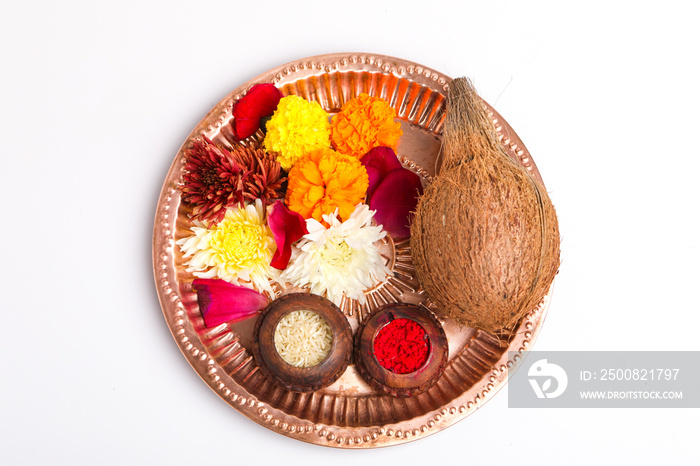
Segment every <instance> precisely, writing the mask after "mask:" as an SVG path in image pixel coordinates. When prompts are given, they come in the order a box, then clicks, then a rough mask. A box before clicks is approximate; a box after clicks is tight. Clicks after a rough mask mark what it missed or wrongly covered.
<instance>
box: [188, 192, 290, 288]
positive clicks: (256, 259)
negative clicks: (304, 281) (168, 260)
mask: <svg viewBox="0 0 700 466" xmlns="http://www.w3.org/2000/svg"><path fill="white" fill-rule="evenodd" d="M194 224H195V226H193V227H192V228H191V230H192V232H193V233H194V234H193V235H192V236H189V237H187V238H183V239H181V240H179V241H178V242H177V244H178V245H179V246H180V249H181V250H182V252H183V253H184V257H186V258H187V257H189V258H190V259H189V260H188V261H187V262H186V264H185V265H187V266H188V267H187V272H190V273H193V274H194V275H195V276H197V277H199V278H214V277H218V278H221V279H223V280H226V281H228V282H231V283H238V284H241V285H247V286H251V287H254V288H256V289H257V290H259V291H267V292H268V293H272V287H271V286H270V282H269V279H270V278H276V277H277V275H278V273H277V272H276V271H275V270H274V269H273V268H272V267H270V261H271V259H272V255H273V254H274V252H275V250H276V246H275V240H274V238H273V236H272V231H270V228H269V227H268V226H267V224H266V223H265V210H264V207H263V205H262V202H261V201H260V199H257V200H256V201H255V204H250V205H248V206H246V207H244V208H235V209H228V210H227V211H226V215H225V216H224V219H223V220H222V221H221V222H219V223H218V224H216V225H212V226H210V227H208V226H207V224H206V223H204V222H199V221H195V222H194Z"/></svg>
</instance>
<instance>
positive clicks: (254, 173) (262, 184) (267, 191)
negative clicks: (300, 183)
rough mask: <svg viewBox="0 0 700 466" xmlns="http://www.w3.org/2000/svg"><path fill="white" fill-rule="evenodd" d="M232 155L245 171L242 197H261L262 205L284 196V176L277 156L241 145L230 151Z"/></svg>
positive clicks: (250, 198)
mask: <svg viewBox="0 0 700 466" xmlns="http://www.w3.org/2000/svg"><path fill="white" fill-rule="evenodd" d="M232 155H233V157H234V158H235V159H236V161H238V163H240V164H241V166H242V167H243V168H244V170H245V172H246V177H245V179H244V180H243V197H244V198H245V200H246V201H253V200H255V199H261V200H262V202H263V205H268V204H272V203H273V202H274V201H276V200H277V199H283V198H284V192H283V190H282V184H283V183H284V182H285V180H286V179H287V178H286V177H284V176H283V175H284V173H283V172H282V167H281V166H280V163H279V162H278V161H277V158H276V157H275V156H274V155H272V154H268V153H267V152H265V151H264V150H262V149H250V148H248V147H241V148H239V149H236V150H234V151H233V152H232Z"/></svg>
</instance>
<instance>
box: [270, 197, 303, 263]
mask: <svg viewBox="0 0 700 466" xmlns="http://www.w3.org/2000/svg"><path fill="white" fill-rule="evenodd" d="M267 224H268V226H269V227H270V230H272V236H273V238H274V239H275V244H276V245H277V251H275V254H274V256H272V261H271V262H270V265H271V266H273V267H274V268H276V269H279V270H284V269H285V268H287V264H289V258H290V257H291V256H292V244H294V242H295V241H297V240H299V239H301V237H302V236H304V235H305V234H307V233H308V232H309V231H308V230H307V229H306V220H304V217H302V216H301V215H300V214H299V213H297V212H294V211H291V210H289V209H288V208H287V206H286V205H284V203H283V202H282V201H277V202H275V203H274V204H273V205H272V209H271V210H270V213H269V214H268V216H267Z"/></svg>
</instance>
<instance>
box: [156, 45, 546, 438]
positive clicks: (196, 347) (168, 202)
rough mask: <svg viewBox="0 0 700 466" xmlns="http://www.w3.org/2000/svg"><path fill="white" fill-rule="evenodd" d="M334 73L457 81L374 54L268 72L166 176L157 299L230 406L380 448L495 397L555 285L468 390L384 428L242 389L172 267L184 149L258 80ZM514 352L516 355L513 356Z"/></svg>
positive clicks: (507, 139)
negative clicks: (322, 415) (313, 414)
mask: <svg viewBox="0 0 700 466" xmlns="http://www.w3.org/2000/svg"><path fill="white" fill-rule="evenodd" d="M334 71H341V72H342V71H370V72H376V73H384V74H390V75H393V76H396V77H398V78H403V79H407V80H410V81H412V82H415V83H417V84H418V85H422V86H427V87H429V88H431V89H432V90H435V91H438V92H441V93H442V94H445V93H446V90H447V87H448V84H449V82H450V81H451V79H452V78H450V77H448V76H446V75H444V74H442V73H440V72H437V71H434V70H432V69H430V68H428V67H425V66H423V65H420V64H417V63H414V62H411V61H408V60H404V59H400V58H394V57H390V56H386V55H379V54H370V53H335V54H328V55H320V56H314V57H309V58H304V59H301V60H296V61H293V62H289V63H287V64H285V65H282V66H279V67H277V68H274V69H272V70H270V71H268V72H266V73H263V74H261V75H259V76H257V77H255V78H253V79H251V80H249V81H248V82H246V83H245V84H243V85H242V86H240V87H238V88H237V89H236V90H234V91H233V92H231V93H230V94H229V95H227V96H226V97H225V98H224V99H222V100H221V101H220V102H219V103H218V104H217V105H216V106H215V107H214V108H213V109H212V110H210V111H209V112H208V113H207V115H206V116H205V117H204V118H203V119H202V120H201V121H200V123H199V124H198V125H197V126H196V127H195V128H194V129H193V130H192V132H191V133H190V134H189V136H188V137H187V139H186V140H185V142H184V143H183V146H182V147H181V148H180V151H179V152H178V155H177V157H176V158H175V160H174V161H173V163H172V165H171V167H170V169H169V171H168V174H167V176H166V179H165V182H164V184H163V188H162V190H161V193H160V196H159V200H158V205H157V208H156V214H155V221H154V229H153V272H154V278H155V284H156V289H157V292H158V298H159V300H160V304H161V309H162V311H163V315H164V317H165V320H166V323H167V325H168V327H169V329H170V331H171V333H172V335H173V338H174V339H175V341H176V343H177V345H178V347H179V348H180V350H181V351H182V353H183V354H184V356H185V358H186V359H187V361H188V362H189V363H190V365H191V366H192V368H193V369H194V370H195V372H197V374H198V375H199V376H200V377H201V378H202V380H204V382H205V383H206V384H207V385H209V387H211V389H212V390H214V392H215V393H217V395H219V396H220V397H221V398H222V399H223V400H224V401H225V402H226V403H228V404H229V405H230V406H232V407H233V408H235V409H236V410H238V411H239V412H241V413H242V414H244V415H245V416H246V417H248V418H250V419H252V420H253V421H255V422H257V423H258V424H260V425H262V426H264V427H266V428H268V429H271V430H273V431H274V432H277V433H279V434H282V435H284V436H287V437H290V438H294V439H297V440H301V441H304V442H308V443H312V444H317V445H322V446H328V447H335V448H353V449H362V448H377V447H384V446H391V445H398V444H402V443H406V442H410V441H414V440H417V439H420V438H424V437H426V436H428V435H432V434H434V433H437V432H440V431H442V430H443V429H446V428H447V427H450V426H451V425H453V424H455V423H457V422H459V421H461V420H462V419H464V418H466V417H467V416H468V415H469V414H471V413H473V412H474V411H476V410H477V409H479V408H480V407H482V406H483V405H484V403H486V402H487V401H488V400H490V399H491V398H492V397H493V396H494V395H495V394H496V393H497V392H498V391H499V390H500V389H501V388H503V386H504V385H505V383H506V382H507V378H508V372H509V371H513V370H514V369H516V368H517V367H518V366H519V365H520V364H521V362H522V360H523V359H524V357H525V356H526V354H527V351H528V349H529V348H530V347H531V346H532V344H533V343H534V341H535V339H536V338H537V335H538V333H539V331H540V329H541V327H542V324H543V323H544V319H545V316H546V314H547V309H548V307H549V302H550V298H551V293H552V289H551V288H550V290H549V292H548V293H547V295H546V296H545V298H544V300H543V301H542V303H540V305H539V306H538V307H537V308H536V309H534V310H532V311H531V312H530V313H528V314H527V315H526V316H525V317H524V318H523V320H522V321H521V323H520V325H519V327H518V328H517V329H516V334H515V336H514V337H513V339H512V340H511V341H510V344H509V346H508V348H507V349H506V350H505V351H504V352H503V354H502V355H501V357H500V358H499V359H498V361H497V362H496V363H494V364H493V365H492V366H491V368H490V370H489V371H487V372H486V374H485V375H484V376H483V377H482V378H481V380H479V381H478V382H476V383H475V384H474V385H473V386H472V387H471V388H470V389H468V390H466V391H465V392H464V393H462V394H461V395H460V396H458V397H456V398H454V399H452V400H451V401H450V402H449V403H447V404H445V405H443V406H441V407H440V408H438V409H435V410H432V411H430V412H427V413H426V414H424V415H422V416H419V417H415V418H412V419H408V420H405V421H401V422H397V423H395V424H385V425H382V426H360V427H342V426H335V425H328V424H320V423H313V422H308V421H304V422H299V419H297V418H295V417H294V416H290V415H288V414H287V413H285V412H284V411H282V410H280V409H277V408H275V407H273V406H270V405H269V404H267V403H265V402H262V401H260V400H258V399H256V398H255V396H252V395H251V394H250V393H249V392H247V391H246V390H245V389H243V388H242V387H241V386H240V385H239V384H238V383H236V381H235V380H234V379H233V377H232V376H230V375H229V374H227V373H226V372H225V371H224V370H222V368H221V367H220V366H219V365H218V364H217V362H216V361H215V360H214V358H213V357H212V356H211V355H210V354H208V352H207V349H206V347H205V345H204V344H203V342H202V341H201V339H200V336H199V335H198V334H197V332H196V331H195V330H194V328H193V325H192V323H191V322H190V320H189V318H188V317H187V314H186V312H185V307H184V305H183V300H182V296H181V293H180V288H179V283H178V280H177V271H176V267H175V248H176V245H175V239H174V231H175V228H176V225H175V222H176V219H177V213H178V208H179V204H180V196H179V193H178V189H177V183H178V179H179V177H180V175H181V172H182V169H183V166H184V158H183V156H182V153H183V149H184V147H185V146H186V145H187V144H188V142H189V141H190V140H191V139H192V138H194V137H197V136H200V135H203V134H212V133H215V132H218V131H219V130H220V129H221V128H222V127H223V126H224V125H225V124H227V123H228V121H230V111H229V112H228V115H227V112H226V109H227V108H228V109H230V106H231V105H232V103H233V102H235V101H236V100H238V99H239V98H240V97H241V96H242V95H244V94H245V92H247V90H248V89H249V88H250V87H251V86H253V85H254V84H257V83H262V82H272V83H273V84H279V83H283V82H288V81H289V80H292V79H295V78H300V77H301V76H307V75H309V74H310V73H316V74H323V73H328V72H334ZM487 107H489V109H490V110H491V111H492V112H493V117H494V121H495V122H496V126H497V129H498V130H499V134H500V135H501V136H502V142H503V144H504V146H505V147H506V149H507V150H508V151H509V153H510V154H511V156H512V157H513V158H515V159H516V160H518V161H519V162H520V163H521V164H523V165H524V166H525V167H526V169H527V170H528V171H530V173H531V174H532V175H533V176H535V177H536V178H538V179H539V180H540V181H542V178H541V176H540V173H539V171H538V170H537V167H536V165H535V163H534V161H533V160H532V157H531V156H530V154H529V152H528V151H527V149H526V148H525V146H524V144H523V143H522V141H521V140H520V138H519V137H518V136H517V135H516V134H515V132H514V131H513V130H512V128H511V127H510V126H509V125H508V123H507V122H506V121H505V120H504V119H503V118H502V117H501V116H500V115H499V114H498V113H497V112H496V111H495V110H493V109H492V108H491V107H490V106H489V105H488V104H487ZM511 354H514V356H513V357H509V355H511Z"/></svg>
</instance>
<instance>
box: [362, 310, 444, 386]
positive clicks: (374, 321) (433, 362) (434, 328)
mask: <svg viewBox="0 0 700 466" xmlns="http://www.w3.org/2000/svg"><path fill="white" fill-rule="evenodd" d="M394 319H409V320H413V321H414V322H416V323H417V324H418V325H420V326H421V327H422V328H423V330H424V331H425V335H426V338H427V339H428V343H429V347H430V348H429V352H428V358H427V359H426V361H425V363H424V364H423V365H422V366H421V367H420V368H419V369H417V370H416V371H414V372H411V373H408V374H397V373H395V372H392V371H390V370H389V369H386V368H385V367H383V366H382V365H381V364H380V363H379V361H378V360H377V358H376V356H375V354H374V339H375V338H376V336H377V334H378V333H379V331H380V330H381V329H382V328H383V327H384V326H385V325H387V324H388V323H389V322H391V321H393V320H394ZM354 353H355V367H356V368H357V371H358V373H359V374H360V376H361V377H362V378H363V379H364V380H365V381H366V382H367V383H368V384H369V385H370V386H371V387H372V388H373V389H375V390H376V391H378V392H380V393H382V394H387V395H392V396H398V397H407V396H413V395H418V394H419V393H423V392H424V391H426V390H428V389H429V388H430V387H432V386H433V384H435V382H437V380H438V379H439V378H440V376H441V375H442V373H443V371H444V370H445V365H446V364H447V353H448V344H447V337H446V336H445V331H444V330H443V328H442V326H441V325H440V322H439V321H438V320H437V318H436V317H435V316H434V315H433V314H432V313H431V312H430V311H429V310H427V309H426V308H425V307H422V306H416V305H414V304H406V303H397V304H387V305H385V306H382V307H381V308H379V309H377V311H375V313H374V314H373V315H372V317H371V318H370V319H368V320H366V321H365V323H364V324H363V325H362V326H361V327H360V328H359V329H358V330H357V334H356V335H355V350H354Z"/></svg>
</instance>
